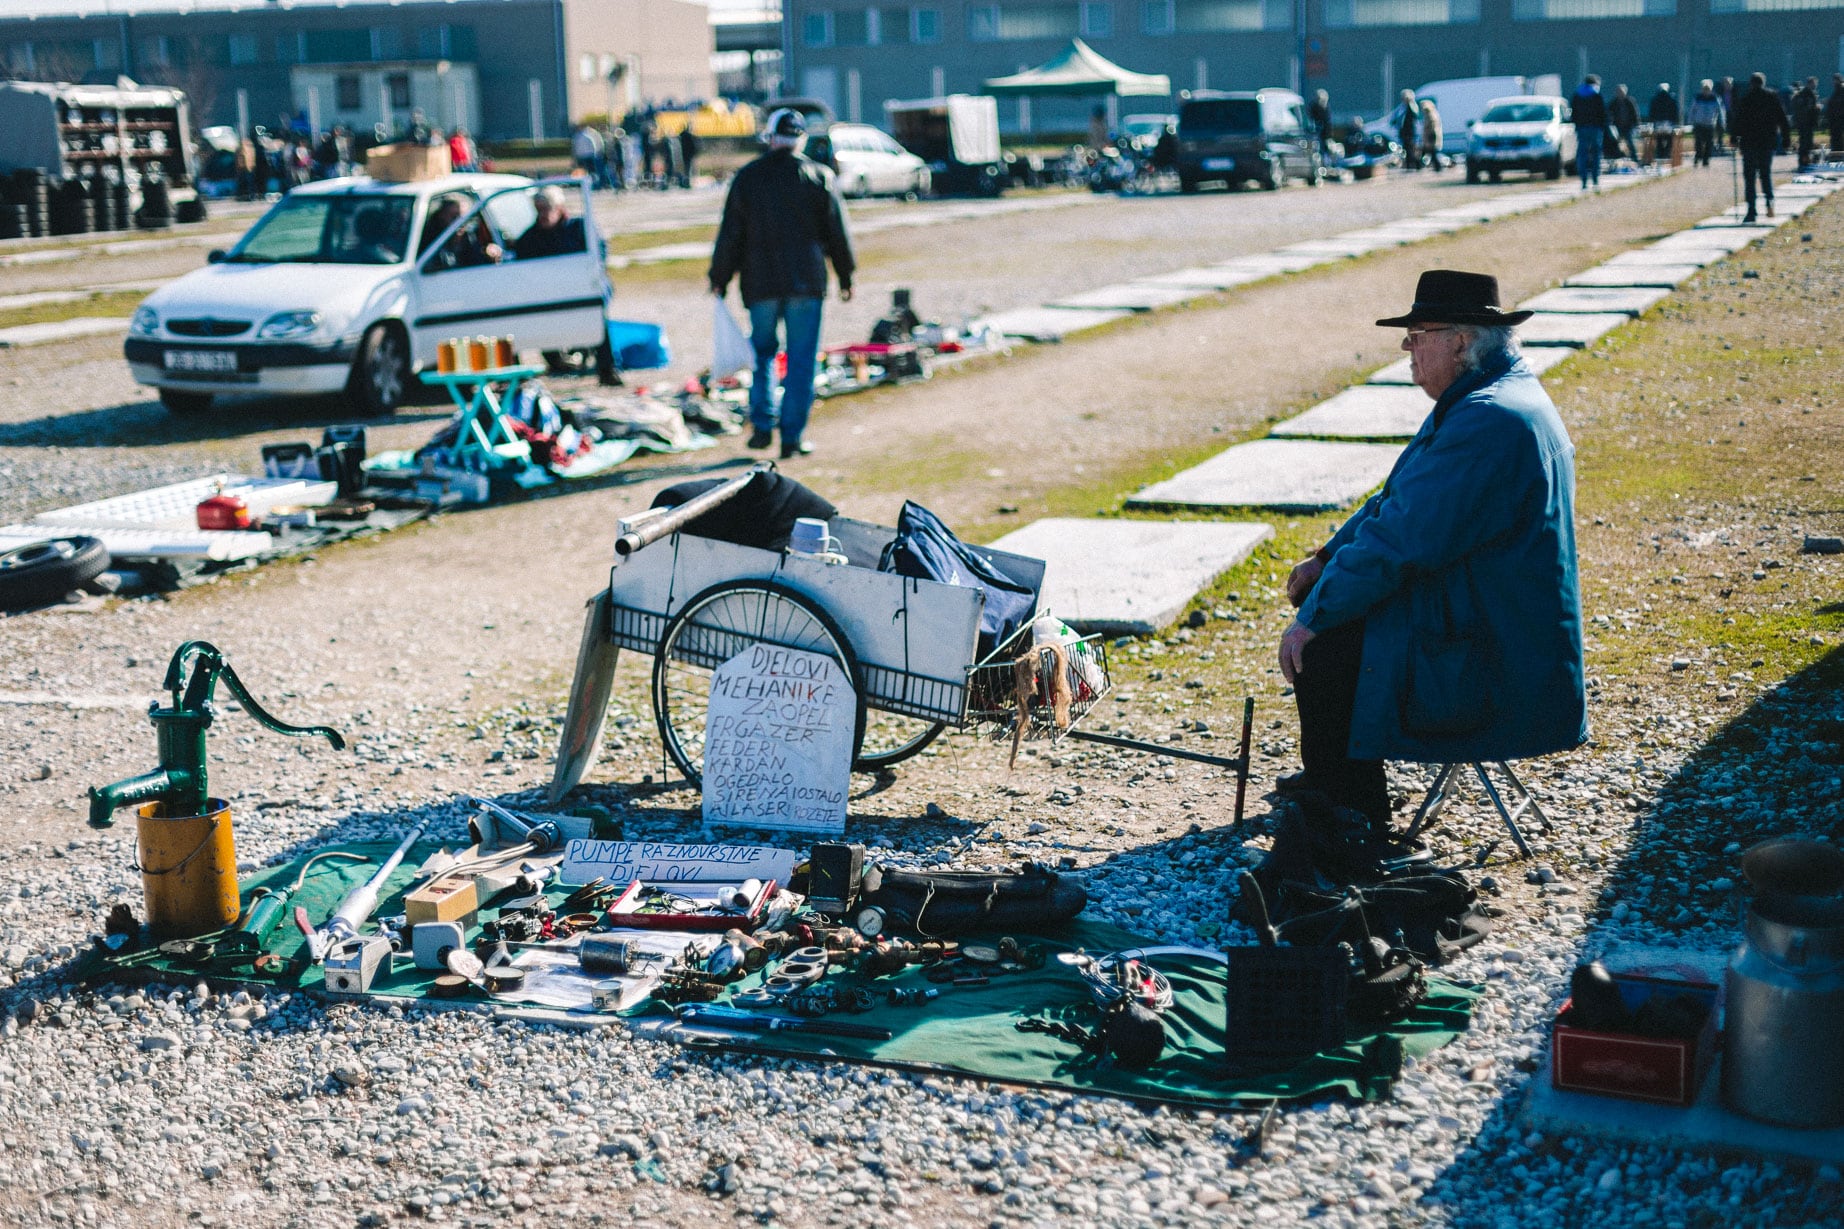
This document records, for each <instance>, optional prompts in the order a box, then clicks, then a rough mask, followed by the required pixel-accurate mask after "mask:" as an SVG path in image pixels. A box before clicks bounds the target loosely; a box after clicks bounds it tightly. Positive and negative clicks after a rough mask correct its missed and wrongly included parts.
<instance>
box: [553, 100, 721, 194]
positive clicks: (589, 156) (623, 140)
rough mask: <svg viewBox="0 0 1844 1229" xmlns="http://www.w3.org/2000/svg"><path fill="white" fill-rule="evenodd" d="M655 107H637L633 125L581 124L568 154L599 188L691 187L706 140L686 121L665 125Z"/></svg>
mask: <svg viewBox="0 0 1844 1229" xmlns="http://www.w3.org/2000/svg"><path fill="white" fill-rule="evenodd" d="M658 114H659V113H658V111H657V110H647V111H641V112H636V113H634V114H633V115H630V116H629V117H628V124H629V125H630V126H629V127H626V128H620V127H612V128H604V127H600V126H597V125H594V124H582V125H579V126H578V127H577V129H576V132H575V134H574V135H572V136H571V138H570V156H571V158H572V160H573V161H574V162H575V164H576V166H577V168H578V169H579V170H581V171H582V172H583V173H584V174H585V175H587V176H589V178H590V179H591V180H592V181H593V182H594V183H595V186H596V187H598V188H607V189H609V190H611V191H614V192H622V191H626V190H627V189H629V188H660V189H665V188H689V187H691V185H692V177H693V176H694V175H695V174H697V168H698V153H699V151H700V149H701V147H702V145H703V142H701V141H700V140H699V139H698V134H697V133H695V132H693V131H692V130H691V125H690V124H689V123H687V124H686V125H685V127H683V128H681V129H680V130H679V131H677V132H672V133H669V132H666V131H664V130H663V129H662V128H661V126H660V122H659V119H658Z"/></svg>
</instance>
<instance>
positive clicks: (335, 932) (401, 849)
mask: <svg viewBox="0 0 1844 1229" xmlns="http://www.w3.org/2000/svg"><path fill="white" fill-rule="evenodd" d="M428 826H429V821H428V820H427V819H419V820H417V821H416V825H415V826H414V827H412V828H411V829H410V831H409V834H408V835H406V836H405V837H404V838H403V841H402V842H401V843H400V844H399V845H398V846H397V848H396V849H395V850H393V851H392V853H391V856H390V857H388V858H386V859H385V860H384V865H383V866H380V867H379V868H378V873H377V874H375V875H373V876H372V877H371V878H370V879H367V880H366V881H365V882H364V883H361V884H360V885H359V886H358V887H356V888H354V889H352V891H351V893H350V894H348V895H347V897H346V899H344V900H342V901H340V902H339V908H337V909H335V910H334V911H333V916H332V917H330V918H328V919H327V920H326V922H325V923H324V924H322V925H321V927H320V933H321V934H322V935H324V936H325V937H326V939H327V942H328V946H331V945H332V944H333V943H339V942H343V941H345V940H347V939H352V938H356V937H357V936H358V933H359V927H361V926H363V925H364V924H365V921H366V919H367V918H369V917H370V916H371V915H372V911H373V910H375V909H376V908H377V907H378V894H379V893H380V892H382V891H383V890H384V881H385V880H386V879H389V878H390V877H391V873H392V872H393V871H395V870H396V869H397V866H398V864H399V863H401V862H402V861H403V856H404V855H405V854H407V853H409V852H410V846H412V845H414V844H416V842H417V841H418V840H419V839H420V838H421V837H422V835H423V829H424V828H426V827H428Z"/></svg>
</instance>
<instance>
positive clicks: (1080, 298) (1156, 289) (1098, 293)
mask: <svg viewBox="0 0 1844 1229" xmlns="http://www.w3.org/2000/svg"><path fill="white" fill-rule="evenodd" d="M1212 293H1214V292H1213V291H1211V290H1210V289H1209V288H1208V287H1199V286H1159V285H1152V284H1148V283H1144V282H1122V283H1120V284H1118V285H1114V286H1101V287H1097V288H1096V289H1094V290H1084V291H1083V292H1082V293H1081V294H1072V295H1069V296H1068V297H1066V298H1061V299H1054V300H1052V301H1051V302H1050V303H1048V304H1046V306H1049V307H1056V308H1066V307H1082V308H1100V309H1101V310H1103V311H1107V310H1116V309H1117V310H1121V311H1130V312H1149V311H1152V310H1153V309H1154V308H1158V307H1171V306H1172V305H1173V304H1175V303H1186V302H1189V301H1190V300H1192V299H1202V298H1206V297H1208V296H1209V295H1211V294H1212Z"/></svg>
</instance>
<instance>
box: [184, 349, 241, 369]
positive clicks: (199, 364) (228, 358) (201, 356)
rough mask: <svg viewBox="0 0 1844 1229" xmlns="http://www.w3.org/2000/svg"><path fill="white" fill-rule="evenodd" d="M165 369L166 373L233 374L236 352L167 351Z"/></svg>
mask: <svg viewBox="0 0 1844 1229" xmlns="http://www.w3.org/2000/svg"><path fill="white" fill-rule="evenodd" d="M166 369H167V370H168V371H213V372H226V371H228V372H234V371H236V370H237V352H236V351H235V350H168V351H167V352H166Z"/></svg>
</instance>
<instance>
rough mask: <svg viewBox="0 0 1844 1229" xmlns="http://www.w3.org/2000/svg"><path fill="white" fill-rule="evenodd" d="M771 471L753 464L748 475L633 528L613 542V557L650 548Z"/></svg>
mask: <svg viewBox="0 0 1844 1229" xmlns="http://www.w3.org/2000/svg"><path fill="white" fill-rule="evenodd" d="M768 472H770V470H769V467H768V466H766V465H753V466H751V467H750V469H749V472H748V473H746V474H741V475H739V476H737V477H735V478H732V479H730V480H729V481H728V482H726V483H723V484H722V485H721V486H714V487H712V488H711V489H710V490H708V491H706V492H705V493H704V494H702V495H700V496H698V497H697V498H696V499H690V500H687V501H686V502H684V503H682V504H680V505H679V506H678V507H676V508H674V509H673V510H672V511H670V512H668V513H667V514H666V515H664V516H661V517H658V518H656V519H654V520H650V521H648V522H647V523H646V524H644V525H641V526H639V527H638V528H636V529H630V530H629V531H628V532H626V533H624V534H622V535H621V536H620V537H618V538H616V539H615V554H616V555H618V556H620V557H621V558H623V559H626V558H627V557H628V556H629V555H631V554H633V553H634V552H635V551H637V550H639V549H640V548H642V547H643V546H648V545H651V544H652V543H654V542H657V541H659V540H660V539H661V538H663V537H666V536H668V535H670V534H675V533H677V532H678V531H679V530H680V529H681V528H683V527H684V526H685V525H686V524H687V523H688V522H690V521H694V520H696V519H697V518H699V517H700V516H703V515H704V514H705V513H706V512H709V511H710V510H711V509H712V508H715V507H716V506H717V505H718V504H720V503H723V502H724V501H725V500H727V499H730V498H732V497H734V496H736V495H739V494H741V493H742V490H743V488H744V487H746V486H748V485H749V484H750V483H751V482H752V481H754V480H755V477H756V475H758V474H766V473H768Z"/></svg>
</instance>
